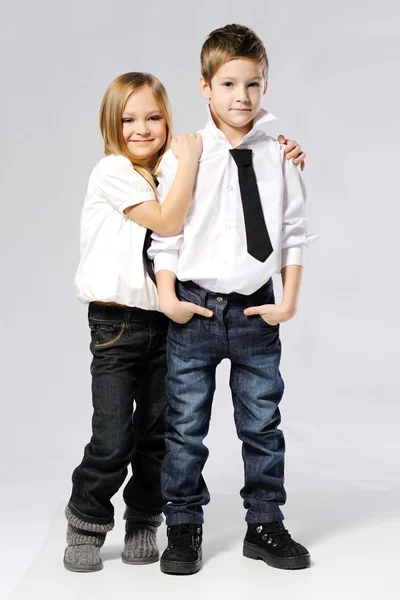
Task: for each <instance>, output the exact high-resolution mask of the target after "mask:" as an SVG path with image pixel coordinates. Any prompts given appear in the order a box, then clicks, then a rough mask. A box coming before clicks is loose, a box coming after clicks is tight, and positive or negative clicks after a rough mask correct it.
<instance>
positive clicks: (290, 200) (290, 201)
mask: <svg viewBox="0 0 400 600" xmlns="http://www.w3.org/2000/svg"><path fill="white" fill-rule="evenodd" d="M306 198H307V194H306V188H305V183H304V179H303V176H302V174H301V171H300V165H299V166H298V167H295V166H294V164H293V163H292V162H291V161H287V160H286V159H285V158H283V220H282V257H281V268H282V269H283V268H284V267H287V266H288V265H300V266H303V258H304V250H305V248H306V247H308V246H309V245H310V244H313V243H314V242H315V241H316V240H317V236H316V235H308V234H307V231H308V226H309V220H308V219H307V217H306V210H305V207H306Z"/></svg>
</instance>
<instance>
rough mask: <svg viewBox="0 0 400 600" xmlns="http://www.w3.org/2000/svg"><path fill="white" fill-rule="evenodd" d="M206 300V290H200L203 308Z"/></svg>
mask: <svg viewBox="0 0 400 600" xmlns="http://www.w3.org/2000/svg"><path fill="white" fill-rule="evenodd" d="M207 298H208V290H206V289H205V288H201V305H202V306H204V308H205V307H206V304H207Z"/></svg>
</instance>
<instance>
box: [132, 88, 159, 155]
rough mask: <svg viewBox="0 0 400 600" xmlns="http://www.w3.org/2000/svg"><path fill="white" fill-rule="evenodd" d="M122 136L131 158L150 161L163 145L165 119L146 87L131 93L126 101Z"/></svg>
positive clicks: (151, 93)
mask: <svg viewBox="0 0 400 600" xmlns="http://www.w3.org/2000/svg"><path fill="white" fill-rule="evenodd" d="M122 134H123V136H124V140H125V143H126V145H127V147H128V150H129V153H130V154H131V156H132V158H140V159H142V160H146V159H151V158H152V157H153V156H155V155H156V154H157V152H158V151H159V150H160V148H162V147H163V145H164V144H165V140H166V138H167V126H166V123H165V119H164V118H163V116H162V113H161V111H160V109H159V107H158V104H157V102H156V100H155V98H154V96H153V92H152V91H151V89H150V88H149V87H148V86H147V85H145V86H143V87H142V88H141V89H140V90H139V91H137V92H133V93H132V94H131V95H130V96H129V98H128V100H127V101H126V104H125V108H124V112H123V115H122Z"/></svg>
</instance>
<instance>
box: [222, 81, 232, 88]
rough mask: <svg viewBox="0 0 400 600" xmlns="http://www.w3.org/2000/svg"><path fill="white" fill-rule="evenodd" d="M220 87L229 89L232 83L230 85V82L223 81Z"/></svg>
mask: <svg viewBox="0 0 400 600" xmlns="http://www.w3.org/2000/svg"><path fill="white" fill-rule="evenodd" d="M222 85H223V86H224V87H231V86H232V85H233V83H232V81H225V82H224V83H223V84H222Z"/></svg>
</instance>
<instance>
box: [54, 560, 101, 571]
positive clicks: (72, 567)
mask: <svg viewBox="0 0 400 600" xmlns="http://www.w3.org/2000/svg"><path fill="white" fill-rule="evenodd" d="M63 563H64V567H65V568H66V569H67V571H72V573H95V572H96V571H101V569H102V568H103V563H102V562H99V563H97V565H91V566H90V567H88V566H79V565H74V564H73V563H69V562H66V561H65V560H64V561H63Z"/></svg>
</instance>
